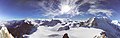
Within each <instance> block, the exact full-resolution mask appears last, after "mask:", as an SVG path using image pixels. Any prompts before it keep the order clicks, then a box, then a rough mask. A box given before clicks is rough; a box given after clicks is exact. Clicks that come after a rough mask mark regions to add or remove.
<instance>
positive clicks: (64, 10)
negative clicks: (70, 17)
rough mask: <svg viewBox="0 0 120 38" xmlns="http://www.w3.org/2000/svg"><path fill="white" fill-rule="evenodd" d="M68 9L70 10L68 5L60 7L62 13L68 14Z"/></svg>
mask: <svg viewBox="0 0 120 38" xmlns="http://www.w3.org/2000/svg"><path fill="white" fill-rule="evenodd" d="M70 9H71V7H70V6H69V5H62V6H61V12H62V13H65V12H68V11H70Z"/></svg>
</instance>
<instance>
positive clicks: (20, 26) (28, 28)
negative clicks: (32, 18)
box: [7, 21, 37, 38]
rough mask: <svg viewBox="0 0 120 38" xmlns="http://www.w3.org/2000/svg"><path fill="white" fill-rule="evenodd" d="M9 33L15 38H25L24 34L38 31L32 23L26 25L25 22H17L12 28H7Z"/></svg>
mask: <svg viewBox="0 0 120 38" xmlns="http://www.w3.org/2000/svg"><path fill="white" fill-rule="evenodd" d="M7 28H8V31H9V32H10V33H11V34H12V35H13V36H14V37H15V38H23V35H24V34H27V35H29V34H32V33H33V32H35V31H36V30H37V28H36V27H35V26H34V25H32V24H31V23H29V24H28V23H26V22H24V21H19V22H16V23H14V24H12V25H10V26H7Z"/></svg>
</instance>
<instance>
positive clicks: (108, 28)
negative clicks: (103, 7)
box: [0, 17, 120, 38]
mask: <svg viewBox="0 0 120 38" xmlns="http://www.w3.org/2000/svg"><path fill="white" fill-rule="evenodd" d="M0 29H1V30H0V37H2V38H6V37H7V38H63V36H64V37H65V35H64V34H67V36H66V37H69V38H119V37H120V33H119V32H120V22H118V21H117V20H116V21H112V20H110V19H109V18H107V17H93V18H90V19H88V20H86V21H72V20H59V19H52V20H32V19H26V20H12V21H2V22H0ZM6 33H7V34H6Z"/></svg>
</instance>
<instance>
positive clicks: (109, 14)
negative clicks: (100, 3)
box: [88, 9, 112, 17]
mask: <svg viewBox="0 0 120 38" xmlns="http://www.w3.org/2000/svg"><path fill="white" fill-rule="evenodd" d="M88 12H89V14H92V15H97V14H98V13H104V14H106V15H107V16H108V17H110V16H112V10H107V9H89V10H88Z"/></svg>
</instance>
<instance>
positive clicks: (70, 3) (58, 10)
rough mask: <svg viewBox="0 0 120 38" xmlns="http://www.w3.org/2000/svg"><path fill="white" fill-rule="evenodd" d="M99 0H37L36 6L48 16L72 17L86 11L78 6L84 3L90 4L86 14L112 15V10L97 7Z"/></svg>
mask: <svg viewBox="0 0 120 38" xmlns="http://www.w3.org/2000/svg"><path fill="white" fill-rule="evenodd" d="M99 1H101V0H82V1H80V0H48V1H45V0H43V1H39V2H38V7H40V9H39V10H42V11H44V14H43V15H44V16H48V17H53V18H54V17H56V16H65V15H66V16H68V17H74V16H77V15H83V14H86V12H83V11H79V9H81V8H79V7H80V6H81V5H84V4H86V3H89V4H90V6H89V7H90V8H89V9H88V10H87V12H88V13H87V14H91V15H95V16H97V15H98V13H101V12H102V13H104V14H106V15H107V16H108V17H110V16H112V11H111V10H108V9H99V8H97V5H96V3H97V2H99ZM76 2H79V4H76Z"/></svg>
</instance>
